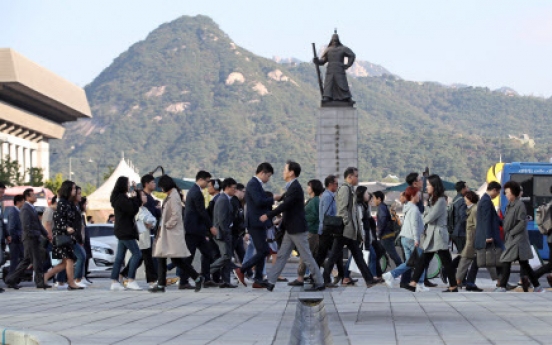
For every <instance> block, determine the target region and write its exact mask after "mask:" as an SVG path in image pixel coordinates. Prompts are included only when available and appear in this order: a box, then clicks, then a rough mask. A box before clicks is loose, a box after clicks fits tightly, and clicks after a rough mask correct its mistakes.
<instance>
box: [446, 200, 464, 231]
mask: <svg viewBox="0 0 552 345" xmlns="http://www.w3.org/2000/svg"><path fill="white" fill-rule="evenodd" d="M459 200H462V198H458V199H456V200H454V201H453V202H451V203H450V204H449V205H448V207H447V229H448V233H449V235H452V233H453V232H454V205H456V203H457V202H458V201H459Z"/></svg>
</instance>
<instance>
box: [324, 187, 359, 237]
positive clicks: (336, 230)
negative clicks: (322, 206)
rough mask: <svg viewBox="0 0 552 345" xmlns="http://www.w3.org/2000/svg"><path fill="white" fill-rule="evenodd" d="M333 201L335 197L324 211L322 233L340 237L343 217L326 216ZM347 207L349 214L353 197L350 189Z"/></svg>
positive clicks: (343, 226)
mask: <svg viewBox="0 0 552 345" xmlns="http://www.w3.org/2000/svg"><path fill="white" fill-rule="evenodd" d="M347 188H349V187H347ZM334 202H335V198H333V199H332V203H331V204H330V205H329V206H328V208H327V209H326V212H325V213H324V220H323V221H322V234H325V235H332V236H334V237H340V236H343V230H345V224H343V217H338V216H328V211H329V210H330V207H331V206H332V204H333V203H334ZM347 208H348V212H349V214H351V210H352V209H353V197H352V193H351V191H350V190H349V205H348V207H347Z"/></svg>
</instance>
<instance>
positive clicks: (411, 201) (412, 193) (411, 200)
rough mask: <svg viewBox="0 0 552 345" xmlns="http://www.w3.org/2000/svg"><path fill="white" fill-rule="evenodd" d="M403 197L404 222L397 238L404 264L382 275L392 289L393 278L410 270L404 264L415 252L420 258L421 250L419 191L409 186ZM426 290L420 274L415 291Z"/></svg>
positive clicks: (421, 223)
mask: <svg viewBox="0 0 552 345" xmlns="http://www.w3.org/2000/svg"><path fill="white" fill-rule="evenodd" d="M403 197H404V199H405V200H406V201H407V203H406V204H405V205H404V209H403V211H404V221H403V225H402V228H401V232H400V235H399V237H400V238H401V244H402V247H403V249H404V260H405V262H403V263H402V264H400V265H399V266H397V267H396V268H395V269H394V270H392V271H390V272H387V273H385V274H384V275H383V279H384V280H385V284H387V286H388V287H390V288H392V287H393V282H394V280H395V278H398V277H399V276H400V275H402V274H404V273H405V272H407V271H408V270H410V267H408V265H407V264H406V262H407V261H408V259H409V258H410V256H411V255H412V253H414V251H415V250H417V251H418V254H419V255H420V256H422V250H421V249H420V238H421V235H422V234H423V232H424V220H423V218H422V214H421V213H420V209H419V208H418V201H419V200H420V193H419V189H418V188H416V187H412V186H409V187H407V188H406V190H405V191H404V194H403ZM427 290H428V288H426V287H425V286H424V273H423V272H422V275H421V276H420V279H419V280H418V285H417V286H416V291H418V292H422V291H427Z"/></svg>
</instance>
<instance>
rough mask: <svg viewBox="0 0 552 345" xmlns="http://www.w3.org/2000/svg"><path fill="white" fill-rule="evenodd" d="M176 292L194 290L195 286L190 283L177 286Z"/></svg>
mask: <svg viewBox="0 0 552 345" xmlns="http://www.w3.org/2000/svg"><path fill="white" fill-rule="evenodd" d="M178 290H195V286H193V285H191V284H190V283H186V284H182V285H178Z"/></svg>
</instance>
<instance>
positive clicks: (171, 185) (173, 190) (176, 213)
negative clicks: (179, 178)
mask: <svg viewBox="0 0 552 345" xmlns="http://www.w3.org/2000/svg"><path fill="white" fill-rule="evenodd" d="M157 185H158V186H159V187H160V188H161V190H162V191H163V193H166V194H167V198H166V199H165V201H164V202H163V211H162V215H161V225H160V227H159V230H158V233H157V235H156V237H155V242H154V247H153V257H156V258H157V262H158V270H157V274H158V279H157V285H155V286H153V287H151V288H149V289H148V291H149V292H165V284H166V281H167V258H170V259H171V261H172V262H173V263H174V264H175V265H176V266H177V267H178V268H180V270H181V271H183V273H184V274H187V275H188V276H190V277H192V279H194V280H195V291H196V292H198V291H199V290H201V287H202V286H203V282H204V281H205V278H204V277H203V276H200V275H199V273H197V271H196V270H195V269H194V267H193V266H192V265H191V263H190V262H189V260H186V259H184V258H187V257H189V256H190V255H191V253H190V251H189V250H188V247H187V246H186V241H185V240H184V221H183V219H182V194H181V193H180V189H178V187H177V186H176V183H175V182H174V180H173V179H172V178H171V177H170V176H169V175H163V176H161V177H160V178H159V182H158V183H157ZM115 218H116V219H118V217H117V216H115Z"/></svg>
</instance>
